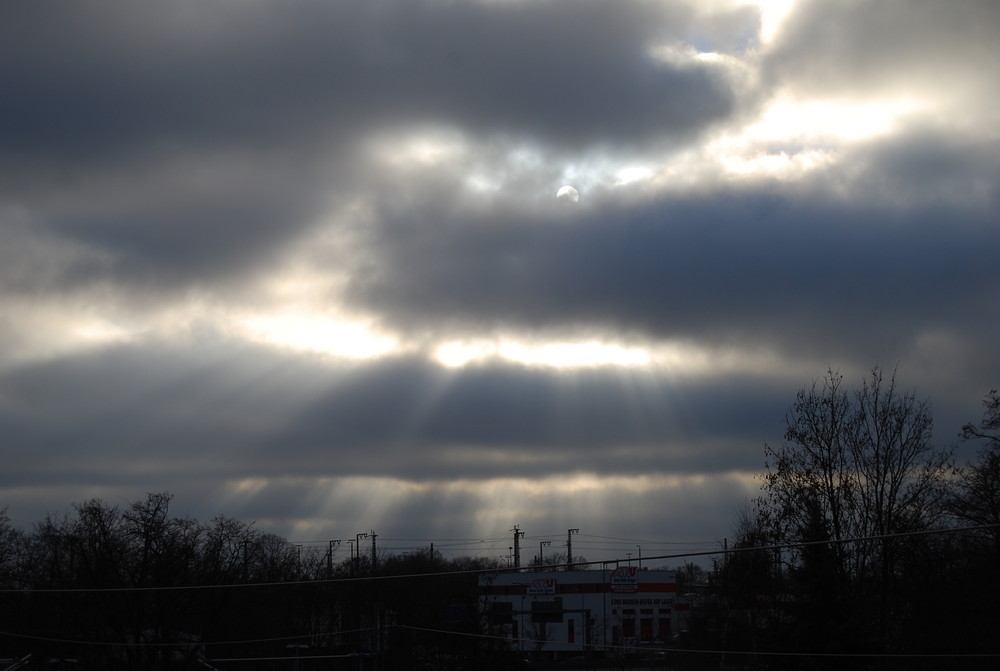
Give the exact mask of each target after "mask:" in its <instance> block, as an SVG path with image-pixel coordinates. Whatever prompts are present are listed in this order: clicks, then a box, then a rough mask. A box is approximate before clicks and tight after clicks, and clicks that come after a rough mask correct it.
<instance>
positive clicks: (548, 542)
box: [538, 541, 552, 568]
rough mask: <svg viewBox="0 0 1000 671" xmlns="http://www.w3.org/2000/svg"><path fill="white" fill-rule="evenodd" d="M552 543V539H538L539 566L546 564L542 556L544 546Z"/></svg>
mask: <svg viewBox="0 0 1000 671" xmlns="http://www.w3.org/2000/svg"><path fill="white" fill-rule="evenodd" d="M543 545H552V541H538V568H541V567H542V566H544V565H545V561H544V560H543V558H542V546H543Z"/></svg>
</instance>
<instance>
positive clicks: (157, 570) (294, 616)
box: [0, 493, 497, 669]
mask: <svg viewBox="0 0 1000 671" xmlns="http://www.w3.org/2000/svg"><path fill="white" fill-rule="evenodd" d="M171 499H172V496H171V495H170V494H169V493H152V494H148V495H147V497H146V498H145V499H144V500H141V501H136V502H134V503H131V504H129V505H127V506H124V507H123V506H117V505H109V504H107V503H105V502H103V501H101V500H99V499H92V500H90V501H87V502H85V503H82V504H74V505H73V506H72V513H69V514H62V515H59V516H55V515H49V516H47V517H46V518H45V519H44V520H43V521H42V522H40V523H38V524H36V525H35V526H34V529H33V531H32V532H30V533H25V532H22V531H20V530H18V529H16V528H14V527H13V526H12V524H11V522H10V519H9V518H8V516H7V515H6V512H5V511H0V659H3V658H8V659H17V658H20V657H22V656H24V655H25V654H28V653H30V654H31V655H32V659H33V660H34V661H33V663H32V667H31V668H37V667H38V666H39V665H40V664H48V665H50V666H53V667H55V668H63V667H66V668H101V669H159V668H174V669H176V668H178V667H188V668H205V664H212V665H214V666H215V667H216V668H220V669H221V668H251V667H252V668H254V669H267V668H281V669H288V668H290V667H289V664H288V663H287V661H290V660H291V659H292V658H299V661H298V662H296V666H299V665H304V664H306V663H307V662H308V661H309V660H310V659H311V658H313V657H317V656H323V657H324V659H323V665H324V668H353V669H357V668H359V660H361V661H362V662H363V661H364V660H365V659H366V658H367V657H370V656H372V655H374V654H376V653H380V663H381V664H382V665H385V664H386V663H389V662H391V659H392V657H393V656H398V657H406V658H407V659H419V658H422V657H427V658H431V657H434V656H435V655H436V654H437V651H438V650H440V649H444V648H445V647H447V648H448V649H450V650H453V651H457V652H461V653H462V655H463V658H464V659H471V658H472V657H473V656H474V655H475V646H474V645H472V646H469V645H467V644H466V643H464V642H463V639H461V638H458V639H457V642H456V640H449V641H447V643H448V645H447V646H444V645H443V641H441V640H438V639H439V637H440V636H443V635H445V634H442V633H434V632H455V633H459V634H463V633H465V634H473V633H476V632H477V631H478V619H479V613H478V612H477V611H476V609H475V607H474V606H475V604H476V603H477V599H476V597H477V594H476V590H477V572H478V571H484V570H487V569H491V568H497V566H496V561H497V560H488V559H482V558H475V557H465V558H457V559H446V558H444V557H442V555H441V554H440V553H438V552H434V551H433V550H431V549H430V548H428V549H426V550H423V551H419V552H414V553H410V554H407V555H399V556H384V557H380V558H378V566H377V570H376V567H373V565H372V559H373V558H372V557H371V556H369V555H368V554H367V553H361V552H359V553H357V554H356V555H354V556H352V557H350V558H347V559H341V560H339V561H336V562H335V561H333V559H334V555H333V553H332V550H333V548H332V547H330V548H328V549H326V550H324V549H320V548H316V547H302V546H299V545H296V544H293V543H290V542H289V541H287V540H286V539H284V538H282V537H279V536H277V535H274V534H269V533H261V532H260V531H259V530H257V529H255V528H254V526H253V524H252V523H246V522H242V521H239V520H235V519H232V518H228V517H224V516H219V517H216V518H214V519H213V520H211V521H210V522H208V523H202V522H198V521H196V520H194V519H190V518H186V517H176V516H172V515H171V514H170V502H171ZM376 573H377V576H378V578H379V579H378V580H369V579H370V578H372V577H374V576H375V574H376ZM420 574H423V575H425V576H426V577H425V578H423V579H421V580H419V581H414V580H409V579H406V578H402V577H401V578H398V579H396V578H394V576H412V575H420ZM397 622H405V623H419V625H420V626H422V627H425V628H426V629H428V632H427V633H425V634H420V633H413V632H407V631H405V630H397V629H394V628H392V625H393V624H396V623H397ZM390 637H391V638H392V640H391V642H390V641H389V638H390ZM279 658H284V659H285V660H286V662H282V661H281V659H279ZM219 659H232V660H235V659H256V660H258V661H257V662H255V663H252V664H250V665H249V666H247V664H243V665H240V664H238V663H236V662H230V663H222V662H218V661H209V660H219ZM42 660H46V661H44V662H43V661H42ZM47 660H51V664H50V663H49V662H48V661H47ZM67 660H71V661H67ZM387 660H388V662H387ZM315 661H317V662H318V661H319V660H318V659H316V660H315ZM487 666H488V665H487ZM363 668H372V667H371V666H370V665H369V664H367V663H365V664H364V665H363ZM385 668H391V667H385ZM401 668H405V667H401ZM446 668H447V667H446Z"/></svg>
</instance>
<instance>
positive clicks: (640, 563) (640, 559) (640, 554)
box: [636, 545, 642, 570]
mask: <svg viewBox="0 0 1000 671" xmlns="http://www.w3.org/2000/svg"><path fill="white" fill-rule="evenodd" d="M636 547H637V548H639V569H640V570H641V569H642V546H641V545H636Z"/></svg>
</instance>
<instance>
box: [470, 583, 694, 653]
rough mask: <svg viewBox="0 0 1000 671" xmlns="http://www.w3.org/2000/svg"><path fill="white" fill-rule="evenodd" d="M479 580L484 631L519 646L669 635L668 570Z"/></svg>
mask: <svg viewBox="0 0 1000 671" xmlns="http://www.w3.org/2000/svg"><path fill="white" fill-rule="evenodd" d="M479 586H480V594H481V600H482V603H481V605H482V612H484V613H485V614H486V615H487V617H486V618H485V621H486V622H487V623H488V624H487V627H488V629H489V633H490V634H491V635H492V636H499V637H502V638H504V639H506V640H507V641H508V644H509V646H510V647H511V649H515V650H521V651H524V652H545V653H549V652H551V653H561V652H578V653H579V652H591V651H598V652H599V651H602V650H606V649H608V648H610V647H615V648H618V649H624V650H625V651H629V650H631V649H633V648H641V646H643V645H650V644H654V643H657V644H659V643H662V642H666V641H669V640H670V636H671V634H672V633H673V632H674V630H675V629H676V626H677V620H676V618H677V603H676V595H677V578H676V574H675V572H674V571H658V570H642V569H639V568H638V567H635V566H618V567H610V568H605V569H603V570H590V571H542V572H539V571H523V572H517V571H516V572H510V573H496V574H490V575H484V576H482V577H480V580H479Z"/></svg>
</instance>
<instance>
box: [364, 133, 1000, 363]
mask: <svg viewBox="0 0 1000 671" xmlns="http://www.w3.org/2000/svg"><path fill="white" fill-rule="evenodd" d="M899 153H903V154H904V155H905V154H906V153H910V154H913V153H917V152H915V150H912V149H906V148H896V149H893V150H890V151H887V152H886V153H885V154H884V155H882V156H881V157H880V158H879V159H878V160H877V161H875V162H874V163H873V164H872V167H871V168H870V172H871V173H872V178H871V179H870V180H869V179H868V178H867V177H866V178H865V179H863V180H859V182H865V183H868V182H870V183H881V184H882V185H883V186H884V187H885V190H887V191H890V192H892V191H894V190H895V188H897V185H896V184H894V183H893V180H895V181H896V182H900V181H911V180H912V179H913V178H914V176H915V173H922V174H924V175H925V176H927V180H925V182H926V183H925V184H923V185H922V187H920V188H921V189H923V193H924V194H925V195H926V194H928V193H939V194H940V192H941V189H940V188H939V187H940V181H941V180H939V179H937V175H934V174H932V173H935V172H937V169H936V168H935V167H934V166H935V165H938V163H939V160H940V157H939V156H938V155H937V153H938V152H935V151H933V150H930V155H928V156H925V157H924V158H925V159H926V163H925V164H924V165H923V166H922V167H921V165H920V164H919V163H917V164H915V163H914V162H911V161H903V162H902V163H903V164H904V165H901V166H895V167H896V169H897V172H896V174H893V173H891V172H883V170H882V169H883V168H885V167H886V166H887V165H888V166H890V167H892V164H893V163H897V162H899V158H898V154H899ZM988 162H989V163H991V164H994V165H995V159H990V160H989V161H988ZM904 171H905V173H907V174H906V175H902V174H901V173H902V172H904ZM994 174H995V173H994ZM952 177H953V176H951V175H944V176H943V179H945V180H946V181H947V182H948V184H947V185H946V186H947V188H951V184H952ZM988 181H991V180H988V179H987V182H988ZM865 188H870V187H865ZM993 188H995V186H994V187H993ZM859 191H863V189H859ZM871 195H872V199H871V200H869V201H864V200H861V201H854V200H845V199H843V198H841V197H840V196H838V195H834V194H830V193H829V192H826V191H825V190H819V189H817V190H813V189H807V188H805V187H802V188H801V191H799V192H796V191H794V190H791V191H790V190H788V189H781V190H778V189H774V188H772V187H771V186H769V185H762V186H759V187H756V188H740V187H728V188H725V187H720V188H718V189H716V190H715V191H713V192H712V193H711V194H710V195H706V196H701V195H697V196H671V197H669V198H666V199H663V200H661V201H658V202H654V203H651V204H647V205H640V206H635V205H628V204H625V205H621V204H612V205H609V206H608V207H596V208H593V209H590V210H581V212H580V214H579V217H578V218H576V219H574V220H573V221H571V222H566V221H564V220H561V218H558V217H545V216H544V215H541V216H539V215H537V214H536V215H535V219H534V220H528V221H525V220H524V219H521V220H519V221H518V223H517V225H513V226H512V225H510V221H509V219H507V218H505V217H504V216H503V215H502V214H499V215H498V214H496V213H494V212H491V213H489V214H488V215H483V216H479V215H477V214H476V213H468V215H467V217H464V218H463V216H462V215H461V214H459V215H455V214H454V213H452V212H450V211H446V212H443V211H440V210H438V209H436V207H435V205H433V204H430V203H428V204H427V205H426V209H424V210H417V211H408V212H407V213H405V214H403V213H400V214H399V220H396V219H390V220H387V221H385V222H384V229H383V231H382V235H381V236H380V237H379V238H378V239H377V240H376V241H375V242H374V243H373V249H376V250H378V251H377V255H376V256H378V259H379V260H378V262H376V263H374V264H372V266H371V267H370V268H369V272H368V273H360V272H359V273H357V274H356V275H355V286H354V290H353V292H354V293H353V295H354V296H355V298H356V300H358V302H359V303H360V304H363V305H365V306H366V307H375V308H376V309H377V310H378V311H379V312H381V313H383V314H385V315H388V316H389V317H388V318H389V319H394V320H397V323H399V324H403V325H406V326H409V327H413V326H417V327H423V328H433V325H434V324H442V323H443V324H455V323H464V324H465V325H466V327H469V326H471V325H474V324H476V323H480V324H483V323H489V322H490V321H491V320H494V319H497V320H500V321H501V322H503V323H506V324H518V325H520V326H521V327H523V328H533V327H539V326H540V327H544V326H553V325H564V326H580V325H594V326H605V327H607V328H609V329H614V330H617V331H623V332H637V331H638V332H645V333H648V334H651V335H653V336H656V337H675V338H685V339H686V338H697V339H699V340H700V341H703V342H704V341H714V342H731V341H735V342H741V343H744V344H751V343H757V344H764V343H767V342H770V343H775V344H776V343H781V345H780V346H781V347H787V348H789V349H790V350H796V349H800V348H801V346H802V345H800V343H803V342H808V343H809V344H808V347H809V348H811V349H813V350H814V351H815V350H822V351H827V352H828V353H830V354H833V353H835V352H836V351H838V350H840V349H841V348H844V349H846V350H854V349H856V348H861V349H865V348H867V347H870V346H872V345H875V346H876V351H877V350H878V349H879V347H881V346H882V345H883V344H884V343H885V342H886V341H888V342H898V341H900V340H901V339H906V338H908V337H910V336H911V335H912V334H913V333H915V332H919V331H920V330H921V329H924V328H939V327H948V326H951V325H957V324H962V323H968V322H969V321H970V320H975V319H978V315H981V314H982V311H983V310H984V309H985V308H986V306H987V305H989V304H991V303H992V302H994V301H995V300H996V299H997V293H996V288H995V286H994V285H993V283H991V282H990V281H989V277H990V276H991V275H992V267H993V264H994V261H995V259H994V254H993V250H995V249H997V248H998V245H1000V230H998V229H997V228H996V226H995V225H993V222H994V220H993V215H992V213H991V210H990V208H989V207H984V204H983V203H969V204H965V203H955V202H937V203H935V204H933V205H926V206H922V207H921V208H920V209H919V210H918V209H915V208H911V207H909V206H906V205H902V206H900V205H898V204H897V203H892V202H881V201H880V199H879V198H880V196H881V195H882V194H881V193H880V192H878V191H877V190H875V189H872V193H871ZM888 195H891V194H888ZM886 200H887V201H888V200H889V198H887V199H886ZM410 218H412V219H413V220H417V221H420V222H421V225H420V226H414V225H412V222H411V221H410ZM862 324H863V325H864V326H863V328H862V327H861V325H862Z"/></svg>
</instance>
